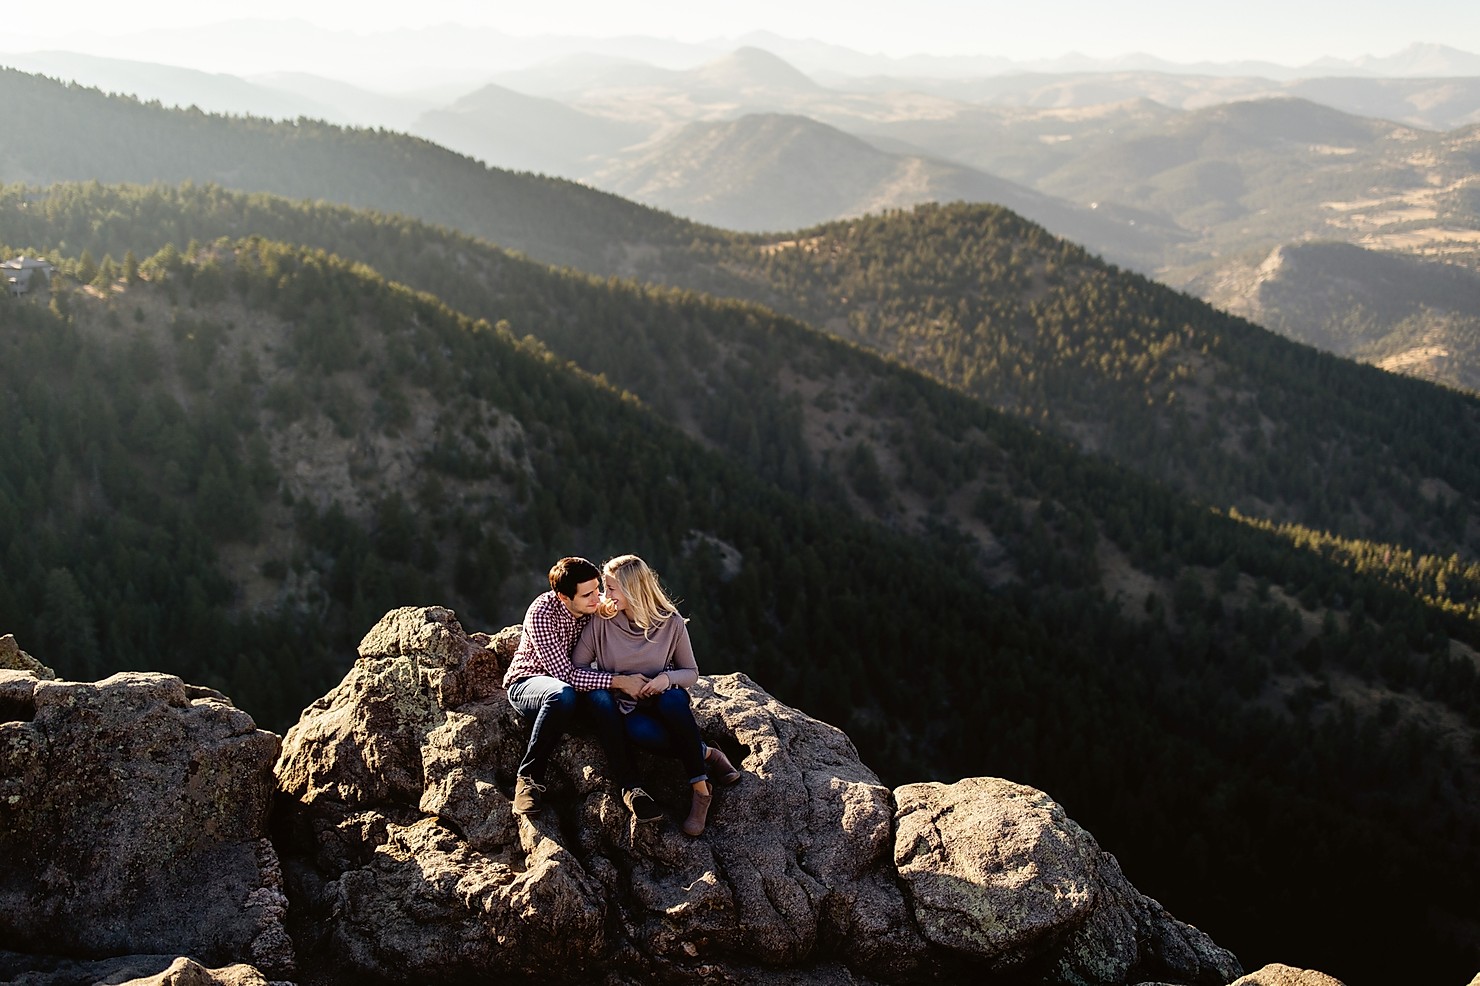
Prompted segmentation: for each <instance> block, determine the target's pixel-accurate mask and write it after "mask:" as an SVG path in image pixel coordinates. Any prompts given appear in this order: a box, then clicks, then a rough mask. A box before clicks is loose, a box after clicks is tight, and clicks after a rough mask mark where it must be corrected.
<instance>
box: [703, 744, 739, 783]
mask: <svg viewBox="0 0 1480 986" xmlns="http://www.w3.org/2000/svg"><path fill="white" fill-rule="evenodd" d="M704 767H705V769H707V770H708V771H709V776H710V777H712V778H714V780H716V781H718V782H719V783H721V784H723V785H724V786H725V787H729V786H730V785H731V784H734V783H735V782H736V781H738V780H740V771H738V770H736V769H735V765H734V764H732V763H730V758H729V757H727V756H725V751H724V750H721V749H720V748H719V747H717V746H711V747H710V748H709V751H708V752H707V753H705V754H704Z"/></svg>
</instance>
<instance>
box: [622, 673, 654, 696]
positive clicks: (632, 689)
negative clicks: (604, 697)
mask: <svg viewBox="0 0 1480 986" xmlns="http://www.w3.org/2000/svg"><path fill="white" fill-rule="evenodd" d="M651 684H652V682H650V681H648V680H647V679H646V678H644V677H643V676H642V675H640V674H619V675H615V676H613V677H612V687H613V688H615V689H616V690H617V691H619V692H621V693H622V694H623V695H626V696H627V697H628V698H634V699H635V698H644V697H645V696H646V689H647V688H648V687H649V686H650V685H651Z"/></svg>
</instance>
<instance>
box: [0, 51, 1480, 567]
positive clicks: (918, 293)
mask: <svg viewBox="0 0 1480 986" xmlns="http://www.w3.org/2000/svg"><path fill="white" fill-rule="evenodd" d="M0 93H4V94H8V95H9V96H13V97H14V98H15V100H16V102H17V103H18V104H22V105H28V106H30V107H32V109H33V111H34V114H35V115H34V117H26V116H23V117H22V119H21V120H20V121H19V125H18V127H17V128H16V130H15V135H16V138H17V139H15V140H13V141H7V142H6V144H5V145H3V147H0V178H3V179H6V180H17V179H22V178H34V179H37V180H47V181H50V180H54V179H60V178H69V177H86V176H94V175H96V176H100V177H104V178H112V179H119V180H125V179H126V180H154V179H160V180H167V181H177V180H180V179H184V178H192V179H194V180H196V181H205V180H216V181H220V182H221V183H222V184H224V185H228V186H235V187H244V188H255V189H267V190H275V191H279V192H282V193H284V194H288V195H293V196H300V197H303V198H307V199H311V200H316V199H325V200H330V201H341V202H350V203H353V204H361V205H373V206H374V207H376V208H378V209H381V210H386V211H400V212H404V213H406V214H407V215H411V216H419V217H422V218H427V219H430V220H432V221H435V222H444V223H446V224H448V225H449V226H451V227H453V228H456V229H459V230H461V231H463V232H465V233H469V234H472V235H477V236H481V237H484V238H488V239H492V240H493V241H495V242H497V243H499V244H500V245H501V246H504V247H506V248H515V249H519V250H523V251H526V252H528V253H529V254H530V255H532V256H534V257H535V258H537V259H542V260H546V261H552V262H559V263H568V264H573V265H576V266H578V267H580V268H582V269H584V270H587V271H591V272H593V273H597V274H611V273H619V274H629V275H632V276H635V277H639V278H641V279H643V280H647V281H653V282H658V283H667V284H674V285H678V286H682V287H687V288H691V289H694V290H700V291H705V292H707V293H711V294H716V295H722V296H731V297H740V298H745V299H748V300H757V301H761V302H762V303H764V304H767V305H769V306H771V307H773V308H776V309H777V310H780V311H783V312H787V313H790V314H793V315H796V316H798V317H800V318H802V319H804V320H805V321H807V322H808V323H809V324H811V325H813V326H815V327H819V328H823V329H826V330H829V331H833V332H837V333H839V334H841V335H843V336H845V337H847V338H851V339H853V340H855V341H858V342H861V343H863V344H865V345H868V346H870V347H872V348H875V349H877V350H878V351H880V352H882V353H885V354H886V355H889V356H891V357H893V358H895V359H898V360H901V361H903V362H905V363H907V364H909V365H912V366H915V367H917V368H919V369H922V370H924V371H926V372H928V373H931V374H932V375H934V376H936V377H937V378H938V379H941V380H942V381H944V382H947V383H949V384H951V385H953V386H956V387H959V388H961V389H962V390H963V391H964V392H966V393H968V394H971V395H972V396H975V397H978V398H981V399H984V400H986V401H988V402H989V403H991V404H992V405H994V406H996V407H999V408H1001V409H1003V410H1007V411H1009V412H1012V413H1014V414H1017V415H1019V416H1022V417H1024V418H1026V419H1027V420H1028V421H1030V422H1032V423H1033V424H1034V425H1035V426H1038V427H1044V428H1049V429H1052V430H1054V431H1057V432H1059V433H1060V434H1062V435H1064V436H1066V437H1068V438H1070V439H1072V440H1074V441H1076V442H1078V443H1079V444H1080V445H1081V446H1082V447H1085V448H1087V449H1090V450H1092V451H1098V452H1102V453H1104V454H1107V455H1109V456H1111V457H1113V458H1115V459H1116V460H1118V461H1120V462H1122V463H1125V464H1127V465H1130V466H1131V467H1132V468H1135V469H1137V470H1141V471H1143V472H1145V473H1147V474H1148V475H1151V476H1153V477H1156V478H1158V479H1161V480H1164V481H1168V482H1171V483H1173V484H1174V485H1176V486H1178V487H1179V488H1181V489H1183V490H1185V491H1187V492H1188V493H1191V494H1193V495H1195V496H1197V497H1199V498H1201V499H1203V500H1204V501H1205V502H1207V503H1209V504H1212V505H1217V506H1221V507H1225V508H1237V509H1239V510H1241V511H1242V512H1244V513H1247V514H1250V515H1253V516H1258V517H1265V518H1268V519H1271V520H1274V521H1279V522H1292V523H1300V524H1305V525H1309V526H1313V527H1318V528H1321V529H1325V530H1329V531H1332V532H1334V533H1337V534H1340V535H1341V536H1344V537H1350V538H1367V539H1376V540H1381V541H1388V542H1394V543H1398V544H1401V545H1406V546H1409V547H1412V548H1414V549H1417V550H1420V551H1424V552H1429V553H1438V554H1446V555H1447V554H1449V553H1451V552H1454V551H1456V550H1457V551H1459V552H1460V553H1461V555H1462V557H1464V558H1466V559H1473V558H1474V557H1475V556H1476V549H1477V545H1480V524H1477V523H1475V522H1474V521H1472V520H1471V519H1470V518H1472V517H1476V516H1480V514H1477V507H1480V461H1477V460H1476V458H1475V457H1474V456H1471V455H1466V454H1464V450H1465V449H1467V448H1471V447H1475V446H1476V445H1477V444H1480V420H1477V407H1480V405H1477V404H1476V402H1475V401H1473V400H1469V399H1465V398H1461V397H1457V396H1455V395H1453V394H1447V393H1443V392H1440V391H1438V390H1435V389H1434V388H1432V387H1426V386H1423V385H1415V384H1411V383H1407V382H1405V381H1401V380H1391V379H1389V378H1388V377H1387V376H1384V375H1382V374H1378V373H1376V372H1373V371H1371V370H1365V369H1363V368H1361V367H1358V366H1354V365H1352V364H1350V363H1348V362H1346V361H1343V360H1336V359H1330V358H1328V357H1323V356H1321V355H1320V354H1318V353H1316V352H1314V351H1313V350H1310V349H1306V348H1304V347H1300V346H1292V345H1288V344H1286V343H1284V342H1283V341H1282V340H1280V339H1279V338H1278V337H1276V336H1273V335H1272V334H1270V333H1267V332H1263V331H1261V330H1258V329H1256V328H1254V327H1252V326H1250V325H1248V324H1246V323H1243V322H1240V321H1238V320H1236V319H1229V318H1226V317H1224V316H1221V315H1219V314H1218V313H1216V312H1214V311H1213V310H1212V309H1210V308H1208V307H1206V306H1204V305H1201V304H1199V303H1197V302H1195V301H1193V300H1191V299H1190V298H1188V297H1186V296H1184V295H1179V294H1177V293H1176V292H1173V291H1170V290H1168V289H1166V288H1163V287H1161V286H1159V285H1156V284H1154V283H1152V282H1150V281H1147V280H1145V279H1144V278H1140V277H1137V276H1135V275H1130V274H1127V273H1125V272H1124V271H1121V270H1119V269H1117V268H1115V267H1112V266H1107V265H1105V264H1103V263H1101V262H1099V261H1098V260H1096V259H1095V258H1093V257H1092V256H1090V255H1089V254H1087V253H1086V252H1084V251H1083V250H1080V249H1078V248H1076V247H1073V246H1070V245H1068V244H1065V243H1063V242H1062V241H1059V240H1057V239H1055V238H1053V237H1051V236H1049V235H1048V234H1046V233H1045V232H1044V231H1043V230H1042V229H1041V228H1039V227H1036V226H1034V225H1032V224H1029V223H1026V222H1024V221H1022V220H1020V219H1018V218H1017V217H1015V216H1013V215H1012V214H1010V213H1007V212H1005V211H1003V210H1001V209H997V208H994V207H992V206H964V205H957V206H951V207H922V208H920V209H917V210H914V211H912V212H903V213H893V214H890V215H887V216H883V217H871V218H866V219H863V220H857V221H851V222H848V223H836V224H831V225H828V226H823V227H818V228H816V229H813V230H809V231H806V232H805V233H801V234H793V235H789V236H788V237H785V238H780V239H777V238H774V237H768V238H760V237H750V238H741V237H737V236H735V235H733V234H727V233H724V232H722V231H719V230H713V229H708V228H706V227H701V226H696V225H691V224H686V223H682V222H679V221H678V220H675V219H673V218H672V217H669V216H666V215H664V214H662V213H658V212H655V211H653V210H649V209H644V208H642V207H640V206H637V205H634V204H632V203H628V202H624V201H623V200H620V199H616V198H614V197H611V196H605V195H602V194H600V193H596V192H593V191H591V190H590V189H586V188H583V187H581V186H578V185H574V184H571V183H566V182H556V181H551V180H547V179H543V178H537V177H535V176H530V175H516V174H511V173H508V172H499V171H492V170H489V169H486V168H483V167H481V166H480V165H478V164H477V163H476V162H473V161H471V160H469V159H466V158H462V157H458V156H456V155H453V154H450V153H449V152H446V151H444V150H442V149H440V148H437V147H435V146H434V145H431V144H428V143H426V142H424V141H419V140H415V139H413V138H409V137H404V136H400V135H396V134H391V133H386V132H372V131H358V130H345V129H342V128H338V127H332V126H327V125H323V124H315V123H311V122H308V121H300V122H299V123H298V124H296V125H295V124H286V123H284V124H277V123H269V122H267V121H260V120H252V119H234V118H228V117H219V116H209V115H205V114H199V113H183V112H178V111H167V110H164V109H161V108H159V107H152V106H146V105H143V104H139V103H137V102H136V101H133V100H129V99H126V98H122V97H109V96H104V95H103V94H101V93H98V92H97V91H95V90H87V89H79V88H76V87H66V86H62V85H60V84H58V83H55V82H52V81H50V80H46V79H42V78H40V77H37V76H28V75H23V74H20V73H15V72H7V71H0ZM1279 109H1280V108H1279V107H1276V108H1274V109H1273V110H1270V109H1262V110H1260V109H1253V110H1246V111H1244V112H1245V113H1246V114H1247V115H1251V116H1252V117H1253V118H1254V119H1256V120H1258V119H1263V118H1265V117H1266V116H1268V115H1269V114H1270V113H1272V112H1274V113H1277V112H1278V110H1279ZM1327 115H1328V116H1331V117H1333V120H1331V121H1328V122H1327V129H1328V130H1332V133H1331V134H1330V136H1331V138H1332V139H1333V140H1334V139H1336V137H1338V136H1340V135H1341V134H1343V133H1347V131H1349V130H1351V129H1352V128H1353V127H1357V126H1358V123H1357V122H1353V121H1351V120H1349V119H1348V118H1345V117H1342V116H1341V115H1340V114H1334V113H1330V114H1327ZM28 121H29V122H28ZM42 121H44V123H45V125H44V126H40V125H38V124H39V123H40V122H42ZM33 128H34V131H35V132H34V133H32V129H33ZM1246 129H1247V128H1246ZM1348 135H1349V134H1348ZM24 194H25V195H29V196H32V197H34V198H35V199H36V200H35V201H34V202H32V203H30V207H31V208H32V209H33V210H34V209H44V210H45V212H46V214H47V215H48V216H53V215H59V214H60V213H59V212H58V210H62V211H65V210H67V209H69V208H70V209H72V210H73V213H74V214H73V215H71V216H70V218H69V219H68V220H67V221H68V223H69V224H70V226H71V227H72V230H73V231H72V232H70V233H69V234H68V236H66V237H65V238H63V239H61V240H59V241H58V243H59V244H60V245H63V246H67V247H68V248H70V249H73V250H77V251H80V250H81V249H83V248H90V249H92V250H93V251H94V252H95V254H96V255H98V256H101V252H102V251H100V250H99V247H98V245H97V239H98V237H99V236H101V235H104V234H105V233H106V229H107V228H108V226H109V225H110V223H112V222H114V218H113V217H110V215H109V214H108V213H107V211H106V210H105V211H104V212H103V213H101V214H95V213H92V212H90V211H89V208H90V207H89V206H88V205H87V203H86V202H85V201H81V202H78V203H74V204H73V205H71V206H69V205H67V204H65V203H61V204H53V203H52V202H51V201H48V199H49V196H47V195H44V194H42V193H40V192H37V191H35V190H33V191H31V192H28V193H24ZM62 194H64V195H65V194H67V193H62ZM210 194H214V193H210ZM12 202H14V200H12ZM157 207H158V206H157V205H155V204H151V203H150V202H148V201H143V202H137V203H127V202H126V203H122V204H120V205H119V206H118V208H119V209H121V210H123V214H122V215H119V216H118V217H116V221H117V222H118V223H122V224H124V225H127V224H129V223H131V222H134V221H135V220H133V219H131V218H129V217H130V215H132V214H133V212H134V210H137V209H153V208H157ZM78 210H80V212H81V214H78ZM212 210H213V215H214V217H215V218H214V219H213V220H212V221H211V222H207V223H206V224H205V226H204V228H201V229H189V230H187V229H185V228H182V227H177V226H173V225H172V224H173V223H178V220H175V219H170V218H168V217H161V218H159V219H154V218H150V217H147V216H146V217H145V219H144V221H145V222H147V223H152V224H153V225H154V230H153V231H152V232H151V234H150V237H149V239H148V241H147V243H146V244H145V245H143V246H139V245H136V244H133V243H129V244H126V245H124V246H122V247H118V246H111V245H110V246H105V247H103V248H102V249H103V250H105V251H111V252H112V253H114V255H115V257H117V256H119V255H120V250H121V249H127V248H130V247H132V248H134V249H136V250H140V251H141V252H146V253H147V252H149V251H152V250H155V249H158V248H159V246H161V245H162V244H163V243H164V242H176V243H182V244H183V243H185V242H187V241H188V240H189V239H190V238H192V237H194V238H199V239H201V240H203V241H204V240H208V239H211V238H214V237H215V236H219V235H230V236H239V235H244V234H248V233H253V232H259V231H260V232H262V233H263V235H268V236H274V237H280V238H282V239H285V240H287V241H289V242H301V243H308V244H312V245H316V246H321V247H323V248H325V249H329V250H332V251H334V252H337V253H339V254H340V255H342V256H345V257H350V258H353V259H358V260H362V261H364V262H367V263H370V264H371V265H372V266H375V267H376V268H377V269H379V270H383V271H390V272H393V273H391V275H390V276H393V277H395V278H397V279H400V280H404V281H406V282H407V283H410V284H413V285H415V286H416V287H418V288H422V289H426V290H432V291H434V292H437V293H438V294H439V295H440V296H443V297H446V298H447V299H448V300H449V301H452V302H453V303H454V304H456V305H458V306H459V307H460V308H463V309H464V310H468V311H481V310H482V309H481V308H479V307H478V305H477V303H476V302H471V301H470V300H464V297H463V296H462V295H459V294H456V293H453V294H448V292H449V291H453V292H457V291H461V290H463V289H462V288H461V286H460V285H459V281H460V280H461V278H460V277H459V274H460V270H459V269H458V268H456V267H451V268H448V267H446V266H445V265H439V264H438V263H436V262H435V260H434V258H424V260H423V261H421V262H415V263H413V262H412V261H411V260H410V259H409V256H407V255H406V253H405V251H402V248H401V244H400V243H399V242H397V241H396V240H395V239H394V236H395V235H399V234H386V233H384V231H382V233H380V234H377V235H374V236H370V237H368V239H369V242H368V243H362V242H361V241H362V240H363V239H365V238H366V234H364V233H363V231H360V230H357V229H355V227H356V226H358V225H363V223H364V220H362V219H340V220H338V221H336V222H335V223H317V224H315V223H313V222H307V223H305V222H301V221H300V219H298V218H290V215H296V214H298V213H299V210H298V207H296V206H289V205H286V204H283V203H276V204H267V203H258V204H257V205H256V206H254V207H252V209H250V210H249V209H247V207H245V206H241V205H237V204H234V203H223V204H221V205H218V206H212ZM248 212H251V213H252V214H251V215H248V214H247V213H248ZM284 213H287V214H290V215H284ZM215 220H220V221H219V222H218V221H215ZM8 221H9V222H14V223H19V222H20V217H16V218H15V219H12V220H8ZM263 221H269V222H271V223H272V224H273V225H270V226H263V225H261V223H262V222H263ZM295 225H296V226H298V227H300V228H298V229H294V228H291V227H293V226H295ZM395 225H396V224H395V223H391V226H395ZM310 226H314V227H315V228H314V229H312V230H310V229H309V228H308V227H310ZM95 227H97V228H98V232H97V233H95V234H94V233H89V234H88V236H83V235H82V234H81V231H82V230H92V229H94V228H95ZM15 228H16V229H17V233H16V234H14V235H12V236H11V237H10V238H11V239H12V240H14V241H16V242H17V243H25V242H30V241H28V240H27V238H26V236H24V235H23V233H24V230H25V227H24V225H17V226H16V227H15ZM388 236H389V237H391V238H387V237H388ZM35 242H40V241H35ZM120 242H122V241H120ZM438 249H447V247H445V246H441V247H438ZM457 249H458V250H459V251H460V253H462V254H464V255H466V256H468V257H470V258H472V257H476V256H478V250H479V249H481V247H477V246H469V247H458V248H457ZM372 251H373V252H372ZM398 252H399V253H400V254H401V255H398ZM559 324H561V323H560V322H559V320H555V321H554V323H553V325H552V328H558V326H559ZM565 324H569V323H565ZM531 330H534V327H531ZM539 334H541V336H542V337H543V338H545V339H546V341H547V343H548V344H550V345H552V346H554V347H556V348H557V349H559V350H560V351H561V352H562V353H563V354H564V355H566V356H568V357H570V358H573V359H577V360H578V361H579V360H580V352H579V351H578V350H577V349H573V348H570V347H568V346H566V344H565V343H563V342H561V341H560V340H559V339H557V338H556V337H555V336H554V335H552V334H550V333H547V332H546V331H545V330H544V329H540V330H539ZM577 345H582V343H577ZM644 396H645V397H646V398H647V399H648V400H654V401H660V400H661V398H659V397H658V396H656V395H654V394H651V393H648V394H645V395H644Z"/></svg>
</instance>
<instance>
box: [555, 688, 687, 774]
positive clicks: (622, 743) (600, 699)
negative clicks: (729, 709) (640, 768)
mask: <svg viewBox="0 0 1480 986" xmlns="http://www.w3.org/2000/svg"><path fill="white" fill-rule="evenodd" d="M583 697H584V699H585V703H586V708H587V709H589V710H590V712H591V719H592V723H593V725H594V726H595V727H596V736H597V739H599V740H600V741H601V747H602V749H603V750H605V751H606V759H607V763H608V764H610V766H611V770H612V774H613V775H614V776H613V779H614V780H615V781H616V782H617V785H618V786H619V787H621V788H622V790H624V791H625V790H628V789H630V788H634V787H637V786H638V784H637V768H636V766H634V764H633V760H632V747H633V746H634V745H635V746H637V747H639V748H641V749H644V750H647V751H648V752H650V753H658V754H662V755H665V756H671V757H677V758H678V760H679V761H680V762H681V763H682V764H683V769H684V770H685V771H687V773H688V775H689V783H691V784H692V783H694V782H696V781H702V780H705V779H706V778H707V777H708V776H709V775H708V773H707V772H706V770H705V767H704V756H705V754H706V753H707V752H708V748H707V747H706V746H705V745H704V738H703V737H702V736H701V735H700V733H699V724H698V723H697V722H695V721H694V710H693V707H692V706H691V705H690V704H689V693H688V689H685V688H670V689H668V690H667V691H665V692H663V693H662V694H660V695H654V696H653V697H652V698H644V699H639V700H638V702H637V708H635V709H633V710H632V711H631V712H626V713H624V712H623V711H622V710H621V708H620V707H619V706H618V705H617V699H618V694H617V693H616V692H615V691H612V690H611V689H607V688H603V689H601V690H599V691H594V692H586V693H585V694H584V696H583Z"/></svg>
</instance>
